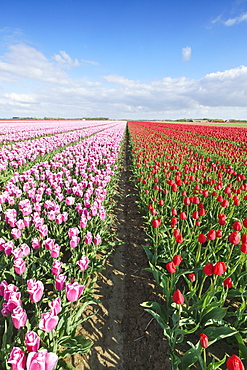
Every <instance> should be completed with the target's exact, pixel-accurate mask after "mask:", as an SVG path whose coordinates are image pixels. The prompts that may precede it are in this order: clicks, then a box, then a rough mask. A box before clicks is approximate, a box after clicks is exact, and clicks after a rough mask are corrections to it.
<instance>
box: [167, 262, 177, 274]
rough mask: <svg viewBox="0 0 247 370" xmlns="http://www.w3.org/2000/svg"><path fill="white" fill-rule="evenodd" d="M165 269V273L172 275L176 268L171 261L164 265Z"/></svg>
mask: <svg viewBox="0 0 247 370" xmlns="http://www.w3.org/2000/svg"><path fill="white" fill-rule="evenodd" d="M166 269H167V271H168V272H170V273H174V272H176V266H175V264H174V262H173V261H171V262H168V263H167V264H166Z"/></svg>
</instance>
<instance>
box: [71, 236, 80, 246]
mask: <svg viewBox="0 0 247 370" xmlns="http://www.w3.org/2000/svg"><path fill="white" fill-rule="evenodd" d="M79 242H80V238H79V236H72V238H71V239H70V242H69V245H70V247H71V248H75V247H77V245H78V244H79Z"/></svg>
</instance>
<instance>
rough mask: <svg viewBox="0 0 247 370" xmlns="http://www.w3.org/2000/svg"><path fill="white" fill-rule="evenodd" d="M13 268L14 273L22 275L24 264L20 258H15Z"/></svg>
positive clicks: (24, 268)
mask: <svg viewBox="0 0 247 370" xmlns="http://www.w3.org/2000/svg"><path fill="white" fill-rule="evenodd" d="M14 270H15V273H16V274H18V275H22V274H23V272H24V271H25V270H26V264H25V261H24V260H23V259H22V258H16V259H15V260H14Z"/></svg>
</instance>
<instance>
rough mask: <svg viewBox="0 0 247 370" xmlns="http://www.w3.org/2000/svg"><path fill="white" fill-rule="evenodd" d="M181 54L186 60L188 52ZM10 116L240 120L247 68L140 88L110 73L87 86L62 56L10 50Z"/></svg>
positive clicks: (5, 95) (1, 63)
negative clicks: (74, 74) (70, 72)
mask: <svg viewBox="0 0 247 370" xmlns="http://www.w3.org/2000/svg"><path fill="white" fill-rule="evenodd" d="M184 49H186V50H187V51H186V52H185V55H187V58H188V57H190V56H191V49H190V48H189V49H190V50H189V49H187V48H184ZM82 64H83V63H82ZM79 65H80V68H82V72H81V73H82V76H80V75H79V77H78V78H75V77H71V75H70V74H69V71H70V69H72V68H78V67H79ZM87 68H88V67H87ZM90 68H94V66H93V65H92V67H90ZM12 116H20V117H23V116H33V117H41V118H42V117H44V116H50V117H65V118H66V117H67V118H69V117H71V118H73V117H74V118H76V117H84V116H91V117H96V116H105V117H109V118H116V119H117V118H119V119H121V118H126V119H168V118H171V119H174V118H181V117H187V118H190V117H194V118H196V117H213V118H215V117H218V118H223V119H227V118H239V119H241V118H242V119H243V118H246V117H247V66H244V65H242V66H239V67H237V68H233V69H229V70H225V71H217V72H215V73H210V74H207V75H205V76H204V77H203V78H201V79H197V80H196V79H190V78H186V77H179V78H171V77H164V78H163V79H160V80H156V81H150V82H148V83H147V82H145V83H144V82H142V81H138V80H133V79H128V78H126V77H125V76H119V75H115V74H108V75H104V76H101V77H99V78H98V79H97V81H90V80H88V79H85V77H83V66H82V65H81V64H80V62H79V60H78V59H76V58H74V59H72V58H71V57H70V56H69V55H68V54H67V52H65V51H63V52H62V51H60V52H59V53H58V54H54V55H53V57H51V58H50V59H49V58H47V57H46V56H45V55H44V54H42V53H41V52H40V51H38V50H37V49H35V48H33V47H31V46H28V45H25V44H17V45H12V46H10V47H9V50H8V51H7V52H6V53H5V54H4V55H3V56H2V57H0V117H1V118H4V117H5V118H10V117H12Z"/></svg>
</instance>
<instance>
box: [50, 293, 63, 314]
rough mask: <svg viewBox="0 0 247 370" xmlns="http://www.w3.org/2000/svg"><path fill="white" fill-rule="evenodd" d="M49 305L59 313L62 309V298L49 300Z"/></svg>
mask: <svg viewBox="0 0 247 370" xmlns="http://www.w3.org/2000/svg"><path fill="white" fill-rule="evenodd" d="M49 307H50V308H51V309H52V310H53V312H54V313H55V315H58V314H59V313H60V312H61V311H62V306H61V298H60V297H57V298H55V299H54V300H53V301H51V302H49Z"/></svg>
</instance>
